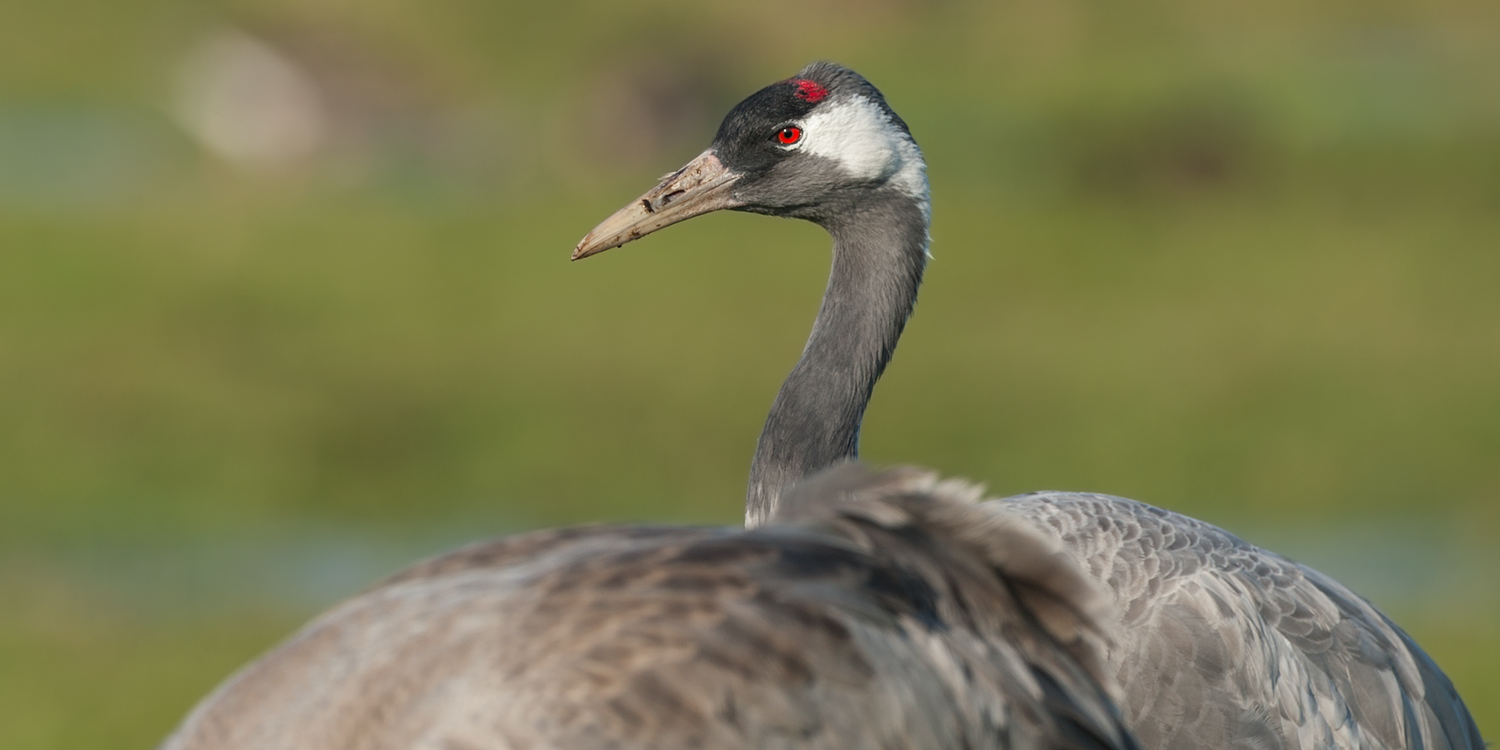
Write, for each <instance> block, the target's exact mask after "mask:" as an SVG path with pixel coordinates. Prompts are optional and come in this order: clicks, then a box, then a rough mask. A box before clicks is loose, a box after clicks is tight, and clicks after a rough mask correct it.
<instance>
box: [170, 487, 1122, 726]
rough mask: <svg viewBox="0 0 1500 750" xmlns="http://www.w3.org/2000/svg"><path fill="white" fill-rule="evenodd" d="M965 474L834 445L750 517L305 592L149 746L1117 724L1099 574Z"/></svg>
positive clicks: (490, 556) (640, 530)
mask: <svg viewBox="0 0 1500 750" xmlns="http://www.w3.org/2000/svg"><path fill="white" fill-rule="evenodd" d="M977 494H978V493H977V491H975V490H973V489H972V488H969V487H966V486H963V485H960V484H957V483H952V482H946V483H939V482H937V481H936V480H935V479H933V478H932V476H931V475H927V474H923V473H920V472H915V471H910V470H906V471H888V472H884V473H880V474H872V473H869V472H867V471H865V470H863V469H861V468H859V467H856V466H852V465H845V466H840V467H836V468H834V469H832V470H831V471H829V472H826V473H824V474H823V475H821V476H819V477H815V478H813V479H812V480H810V481H809V482H807V483H805V484H804V485H803V486H802V487H801V488H799V489H798V490H796V491H794V492H792V493H791V494H789V495H788V496H787V497H786V498H785V500H786V503H785V505H784V507H783V509H782V510H781V511H779V512H778V513H777V515H776V517H774V518H773V519H772V522H771V523H770V524H767V525H765V526H763V527H761V528H758V529H754V530H743V529H714V528H673V527H609V526H604V527H593V528H578V529H564V530H559V531H546V532H537V533H532V534H525V535H521V536H516V537H509V538H504V539H499V540H495V541H490V542H485V543H481V544H477V545H474V546H471V547H468V548H466V549H462V550H459V551H457V552H454V553H451V554H448V555H444V556H442V557H438V558H435V559H433V560H429V561H427V562H424V563H421V564H418V565H416V566H414V567H412V568H410V569H408V570H406V571H404V572H402V573H400V574H397V575H396V576H395V577H393V578H391V579H390V580H388V581H386V582H384V583H382V584H380V585H377V586H375V587H373V588H372V589H370V590H369V591H367V592H365V593H363V594H360V595H358V596H356V597H354V598H353V599H351V600H349V601H347V602H345V603H343V604H341V605H339V606H338V607H335V608H334V609H333V610H331V611H329V612H328V613H326V614H324V615H323V616H321V617H319V618H318V619H317V620H315V621H314V622H312V623H311V624H309V625H308V626H307V627H305V628H304V629H303V630H302V631H301V632H300V633H298V634H297V635H295V636H294V637H292V638H291V639H290V640H288V641H287V642H286V643H284V644H282V645H281V646H280V647H278V648H276V649H275V650H273V651H272V652H270V653H269V654H267V655H266V656H264V657H262V658H261V659H259V660H258V661H256V662H254V663H253V664H251V665H250V666H248V667H247V668H245V669H244V670H243V671H241V672H240V673H239V674H237V675H235V676H234V677H232V678H231V679H230V680H228V681H227V682H226V683H225V684H224V685H223V686H221V687H220V688H219V689H218V690H217V691H216V692H215V693H214V694H212V695H210V696H209V697H208V698H207V699H205V700H204V702H203V703H202V704H201V705H200V706H199V707H198V708H197V709H195V710H194V711H193V713H192V714H191V715H190V716H189V717H188V718H187V720H186V721H185V722H184V724H183V726H182V727H181V728H179V730H178V731H177V732H176V733H175V734H174V735H173V736H172V737H171V738H169V739H168V741H167V742H166V744H165V745H164V747H163V749H162V750H206V749H209V748H212V749H213V750H240V749H244V750H250V749H251V748H254V749H257V750H264V749H265V748H329V749H330V750H340V749H346V748H347V749H350V750H353V749H355V748H358V749H360V750H384V749H387V748H388V749H390V750H397V749H400V750H409V749H411V748H432V749H434V750H460V749H462V750H468V749H470V748H475V749H477V748H486V749H493V750H531V749H533V748H535V749H537V750H542V749H545V748H557V749H558V750H563V749H567V750H589V749H590V748H601V749H602V748H611V749H615V750H628V749H629V748H642V749H645V748H653V749H658V750H671V749H673V748H683V749H686V748H704V747H712V748H792V747H797V748H814V749H816V748H830V749H831V748H888V747H912V748H954V749H955V750H956V749H958V748H995V749H996V750H1004V749H1007V748H1014V749H1016V750H1029V749H1032V748H1058V749H1062V748H1077V749H1079V750H1082V749H1085V748H1088V749H1091V750H1136V748H1137V746H1136V745H1135V743H1134V741H1133V740H1132V738H1131V737H1130V735H1129V733H1128V732H1127V731H1126V730H1125V729H1124V728H1123V726H1122V725H1121V723H1120V719H1119V716H1118V712H1117V709H1116V708H1115V706H1114V704H1113V703H1112V702H1111V700H1110V697H1109V696H1110V693H1111V692H1113V688H1112V686H1111V684H1110V683H1109V681H1108V678H1106V677H1104V675H1103V672H1102V664H1103V661H1102V659H1103V652H1102V648H1103V646H1104V644H1105V643H1106V642H1107V640H1108V637H1109V636H1108V634H1107V632H1106V631H1103V630H1101V629H1099V623H1101V622H1103V621H1104V620H1105V619H1107V618H1108V617H1109V605H1108V602H1107V598H1106V597H1105V596H1104V594H1103V593H1102V592H1101V591H1100V590H1098V589H1097V588H1096V587H1094V586H1093V585H1092V584H1091V583H1089V581H1088V579H1087V578H1086V577H1085V576H1084V575H1083V573H1082V571H1081V570H1079V569H1077V568H1076V566H1074V565H1072V564H1071V563H1069V562H1068V561H1067V560H1066V559H1065V557H1064V556H1063V555H1062V553H1061V551H1060V548H1059V546H1058V544H1057V542H1056V540H1055V539H1053V538H1051V537H1049V536H1048V535H1046V534H1044V533H1042V532H1041V531H1040V530H1038V529H1036V528H1035V527H1033V526H1031V525H1030V524H1028V523H1026V522H1024V521H1022V520H1020V519H1019V518H1018V517H1016V516H1015V515H1013V514H1005V513H994V512H992V511H990V510H987V509H984V508H981V507H980V506H978V505H977V504H975V502H974V500H975V499H976V497H977Z"/></svg>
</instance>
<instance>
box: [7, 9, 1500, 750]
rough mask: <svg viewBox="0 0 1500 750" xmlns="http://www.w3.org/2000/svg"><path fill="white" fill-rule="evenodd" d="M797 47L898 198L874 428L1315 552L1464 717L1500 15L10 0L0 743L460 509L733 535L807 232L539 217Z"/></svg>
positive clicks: (1498, 507)
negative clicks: (905, 267) (897, 299)
mask: <svg viewBox="0 0 1500 750" xmlns="http://www.w3.org/2000/svg"><path fill="white" fill-rule="evenodd" d="M818 58H828V59H833V60H837V61H839V62H842V63H844V64H847V65H849V66H851V67H854V68H855V69H857V70H859V71H861V72H863V73H865V74H866V75H867V76H868V77H869V78H871V79H872V80H873V81H874V82H875V83H876V84H877V85H879V86H880V87H882V88H883V89H884V91H885V93H886V95H887V97H888V99H889V100H890V102H891V103H892V104H893V106H894V107H895V108H896V109H897V110H898V111H899V112H900V113H901V114H902V115H903V117H905V118H906V120H907V121H908V123H909V124H910V125H911V128H912V130H913V132H914V133H915V134H916V136H917V138H918V140H919V142H920V143H921V144H922V146H923V147H924V149H925V151H926V153H927V156H928V159H929V163H930V174H931V178H932V187H933V195H934V202H935V226H934V229H933V237H934V246H933V253H934V255H935V260H934V261H933V263H932V265H931V267H930V271H929V275H928V284H927V286H926V287H925V289H924V291H923V293H922V300H921V303H920V304H919V306H918V310H917V314H916V317H915V318H914V319H913V321H912V324H911V325H910V327H909V328H908V329H907V335H906V338H905V340H904V343H903V344H902V348H901V351H900V352H899V354H898V356H897V357H896V360H895V362H894V363H893V366H892V367H891V369H890V371H889V374H888V375H887V377H886V379H885V381H884V382H883V383H882V385H881V386H880V388H879V389H878V390H877V392H876V398H875V402H874V404H873V406H872V408H871V410H870V412H869V415H868V418H867V420H866V424H865V428H866V429H865V438H864V448H865V456H866V458H868V459H870V460H872V461H875V462H886V463H889V462H912V463H920V464H926V465H929V466H933V467H936V468H938V469H941V470H942V471H943V472H945V473H948V474H954V475H961V476H966V477H970V478H974V479H977V480H981V481H984V482H987V483H988V485H989V486H990V488H991V490H992V491H993V492H995V493H1015V492H1022V491H1027V490H1033V489H1042V488H1055V489H1084V490H1096V491H1104V492H1110V493H1113V494H1120V495H1126V496H1131V497H1135V498H1138V499H1141V500H1145V501H1148V502H1151V503H1154V504H1157V505H1161V506H1165V507H1168V508H1172V509H1174V510H1179V511H1182V512H1185V513H1189V514H1192V515H1195V516H1198V517H1201V518H1204V519H1206V520H1209V521H1213V522H1215V523H1218V524H1220V525H1223V526H1225V527H1227V528H1229V529H1231V530H1233V531H1236V532H1238V533H1240V534H1241V535H1243V536H1245V537H1247V538H1249V539H1250V540H1252V541H1255V542H1259V543H1262V544H1266V545H1268V546H1271V547H1273V548H1275V549H1277V550H1279V551H1283V552H1285V553H1287V554H1290V555H1292V556H1293V557H1296V558H1298V559H1301V560H1304V561H1306V562H1309V563H1312V564H1313V565H1315V566H1317V567H1320V568H1322V569H1323V570H1325V571H1327V572H1329V573H1331V574H1333V575H1335V576H1336V577H1339V578H1341V579H1342V580H1344V581H1346V582H1348V583H1349V584H1350V585H1352V586H1353V587H1355V588H1356V589H1358V590H1360V591H1362V592H1363V593H1365V594H1366V595H1367V596H1369V597H1371V598H1372V599H1373V600H1374V601H1375V602H1376V603H1377V604H1378V605H1380V606H1382V607H1384V608H1385V609H1386V610H1387V611H1388V612H1389V613H1391V614H1392V615H1393V616H1394V617H1395V618H1396V619H1397V620H1398V621H1399V622H1401V623H1402V624H1403V625H1405V626H1406V627H1407V628H1408V629H1409V630H1410V631H1411V632H1412V633H1413V634H1414V635H1415V636H1416V637H1417V639H1418V640H1419V641H1420V642H1421V643H1423V644H1425V645H1426V647H1427V648H1428V649H1429V650H1430V651H1431V653H1432V654H1433V656H1434V657H1435V658H1436V659H1437V660H1438V662H1439V663H1440V664H1441V665H1442V666H1443V667H1444V668H1445V669H1447V670H1448V672H1449V674H1450V675H1451V676H1452V677H1453V679H1454V680H1455V682H1456V683H1457V684H1458V686H1459V688H1460V690H1461V692H1462V693H1463V694H1464V695H1465V697H1466V698H1467V700H1468V702H1469V705H1470V707H1471V709H1472V710H1473V711H1474V713H1475V715H1476V717H1477V718H1478V720H1479V724H1480V728H1481V730H1483V731H1485V732H1486V734H1487V735H1488V736H1490V737H1496V736H1500V549H1497V545H1496V542H1495V539H1496V538H1497V536H1500V503H1497V500H1500V458H1497V457H1500V294H1497V282H1500V4H1496V3H1494V2H1492V0H1420V1H1419V0H1373V1H1372V0H1345V1H1332V2H1323V3H1316V4H1311V5H1310V4H1307V3H1292V2H1280V1H1278V0H1272V1H1271V2H1265V3H1254V4H1246V3H1224V2H1204V1H1203V0H1152V1H1148V2H1131V3H1126V4H1110V3H1097V2H1087V1H1085V0H1034V1H1027V2H999V3H996V2H974V1H965V0H945V1H934V2H902V1H900V0H879V1H874V2H852V1H849V2H837V1H833V0H827V1H823V2H807V3H801V4H795V5H786V4H776V3H773V4H744V5H739V4H735V5H729V4H725V5H714V4H704V3H682V2H647V3H634V4H625V3H606V2H602V1H600V0H594V1H587V0H578V1H566V0H564V1H554V2H547V3H509V2H499V1H491V2H457V1H449V2H429V3H418V2H375V3H370V2H364V3H357V2H336V1H335V0H298V1H297V2H292V1H291V0H283V1H282V2H274V1H268V2H232V1H231V2H221V3H215V4H202V3H189V2H183V1H182V0H130V1H129V2H109V1H106V0H55V1H53V2H48V3H25V4H16V3H12V4H7V6H6V7H5V9H4V10H0V747H3V748H7V749H10V748H92V747H106V746H107V747H141V748H144V747H151V746H152V745H153V744H154V743H155V742H156V741H158V740H159V739H160V738H161V737H162V736H163V735H164V734H165V733H166V732H167V731H169V729H170V728H171V727H172V726H173V725H174V724H175V723H176V722H177V721H178V720H179V719H180V718H181V716H182V715H183V714H184V713H185V712H186V711H187V710H188V709H189V707H190V706H191V705H192V704H193V703H194V701H196V700H197V699H198V698H199V697H201V696H202V695H204V694H205V693H206V692H207V691H208V690H210V689H211V688H212V687H213V686H214V685H215V684H216V683H217V682H218V681H219V680H221V679H222V678H223V677H224V676H225V675H227V674H228V673H229V672H230V671H231V670H233V669H234V668H235V667H237V666H238V665H240V664H243V663H244V662H246V661H247V660H249V659H250V658H252V657H253V656H254V655H255V654H257V653H259V652H261V651H263V650H264V649H266V648H268V647H269V646H271V645H272V644H274V643H275V642H277V641H278V640H279V639H281V638H283V637H285V636H286V635H287V634H288V633H289V632H291V631H292V630H293V629H294V628H295V627H296V626H297V625H298V624H300V623H301V622H304V621H305V620H306V619H307V618H309V617H310V616H311V615H313V614H314V613H316V612H317V611H319V610H321V609H323V608H325V607H327V606H329V605H330V604H332V603H333V602H335V601H337V600H338V599H340V598H341V597H344V596H346V595H348V594H350V593H352V592H354V591H356V590H358V589H359V588H360V587H362V586H364V585H366V584H368V583H370V582H371V581H373V580H376V579H378V578H379V577H380V576H383V575H385V574H387V573H390V572H392V571H394V570H396V569H398V568H400V567H401V566H403V565H404V564H406V563H408V562H410V561H412V560H414V559H416V558H418V557H420V556H422V555H426V554H431V553H434V552H437V551H440V550H443V549H446V548H449V547H452V546H455V545H457V544H460V543H462V542H465V541H469V540H473V539H478V538H483V537H486V536H490V535H494V534H498V533H506V532H513V531H517V530H522V529H527V528H533V527H539V526H547V525H556V524H566V523H581V522H590V521H623V520H648V519H649V520H667V521H680V522H711V523H738V521H739V519H740V512H741V503H742V499H741V498H742V491H743V481H744V476H745V473H746V469H747V467H748V463H749V458H750V454H751V452H752V450H753V447H754V443H755V439H756V435H757V433H758V430H759V428H760V424H761V420H762V419H763V417H764V414H765V411H766V409H767V408H768V406H769V404H770V402H771V400H772V398H773V396H774V394H775V392H776V389H777V387H778V385H779V383H780V381H781V378H782V377H783V376H784V375H785V373H786V372H787V370H788V369H789V368H790V367H791V365H792V363H793V361H794V360H795V358H796V356H797V354H798V353H799V351H800V349H801V346H802V342H803V340H804V338H805V336H806V334H807V330H808V327H809V324H810V321H811V319H812V315H813V313H814V311H815V310H816V307H817V303H818V298H819V295H820V293H821V291H822V285H823V282H824V278H825V274H826V272H827V262H828V249H827V247H828V241H827V238H826V236H824V235H823V234H822V233H821V231H820V230H818V229H817V228H816V227H813V226H811V225H803V224H798V223H793V222H782V221H774V220H771V219H767V218H764V217H755V216H748V215H739V214H726V215H715V216H711V217H707V218H704V219H699V220H697V221H694V222H690V223H688V224H686V225H683V226H680V227H674V228H673V229H671V230H669V231H667V232H664V233H662V234H660V235H658V236H654V237H652V238H650V239H648V240H646V241H643V242H640V243H638V244H635V245H631V246H630V247H628V248H626V249H624V250H617V251H614V252H611V253H608V254H606V255H604V256H602V257H599V258H597V259H592V260H589V261H588V262H586V263H578V264H571V263H569V262H568V253H569V251H570V250H571V248H572V246H573V244H574V243H575V242H576V241H577V240H578V238H579V237H581V236H582V235H583V234H584V233H585V232H586V231H588V229H590V228H591V227H592V226H593V225H594V224H595V223H596V222H597V221H598V220H599V219H602V218H603V217H604V216H606V215H607V214H608V213H610V212H611V211H613V210H614V209H615V208H617V207H618V206H620V205H623V204H624V203H625V202H626V201H628V200H630V199H632V198H634V197H635V196H636V195H638V194H639V193H641V192H642V191H644V190H645V189H646V188H647V187H649V186H650V185H652V184H654V179H655V178H656V176H657V175H659V174H661V173H663V172H666V171H669V170H671V169H673V168H675V167H676V166H678V165H679V164H681V163H682V162H683V161H685V160H686V159H687V158H689V157H691V156H692V155H694V154H696V153H697V152H698V151H700V150H701V149H702V148H703V147H704V145H705V144H706V143H707V140H708V138H709V137H710V135H711V134H712V131H713V128H714V127H715V126H716V124H717V121H718V118H719V117H720V116H721V115H722V113H723V112H724V111H726V110H727V108H728V107H729V106H731V105H732V104H733V103H734V102H735V101H737V100H738V99H739V98H741V97H743V96H744V95H746V94H748V93H750V92H751V91H754V90H755V89H757V88H759V87H760V86H762V85H764V84H766V83H769V82H771V81H773V80H776V79H779V78H782V77H785V76H788V75H790V74H791V73H793V72H795V71H796V70H797V69H798V68H800V67H801V66H802V65H803V64H805V63H806V62H808V61H810V60H813V59H818Z"/></svg>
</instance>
